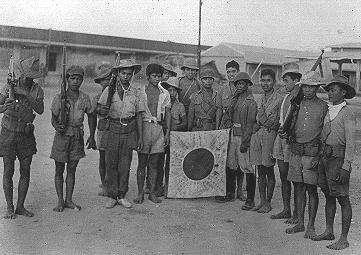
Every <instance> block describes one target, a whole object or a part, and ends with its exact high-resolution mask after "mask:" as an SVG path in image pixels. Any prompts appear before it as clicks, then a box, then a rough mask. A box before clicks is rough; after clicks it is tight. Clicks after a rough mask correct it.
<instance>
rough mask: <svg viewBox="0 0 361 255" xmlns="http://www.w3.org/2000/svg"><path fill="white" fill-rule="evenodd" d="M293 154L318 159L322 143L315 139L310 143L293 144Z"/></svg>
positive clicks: (291, 145)
mask: <svg viewBox="0 0 361 255" xmlns="http://www.w3.org/2000/svg"><path fill="white" fill-rule="evenodd" d="M290 147H291V152H292V153H293V154H296V155H299V156H308V157H316V156H318V155H319V154H320V148H321V141H320V140H319V139H314V140H312V141H311V142H308V143H297V142H292V143H291V144H290Z"/></svg>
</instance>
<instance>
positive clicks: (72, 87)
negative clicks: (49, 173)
mask: <svg viewBox="0 0 361 255" xmlns="http://www.w3.org/2000/svg"><path fill="white" fill-rule="evenodd" d="M65 77H66V83H67V85H68V89H67V90H66V97H67V99H66V105H67V106H66V108H67V109H68V114H67V118H66V119H67V123H66V125H63V124H62V123H61V122H60V118H61V117H60V116H61V107H62V106H61V105H62V98H61V94H57V95H55V97H54V99H53V102H52V104H51V114H52V117H51V124H52V125H53V127H54V129H55V131H56V132H55V136H54V141H53V146H52V148H51V154H50V158H52V159H54V161H55V189H56V193H57V195H58V205H57V206H56V207H55V208H54V209H53V210H54V211H56V212H62V211H63V210H64V208H71V209H75V210H80V209H81V207H80V206H79V205H77V204H75V203H74V202H73V191H74V185H75V172H76V167H77V166H78V163H79V160H80V159H81V158H83V157H85V152H84V126H83V122H84V114H87V115H88V125H89V130H90V134H94V131H93V130H92V128H93V126H92V125H91V123H92V121H93V120H92V118H94V116H93V114H92V112H91V109H92V107H91V101H90V98H89V96H88V95H86V94H85V93H83V92H82V91H80V90H79V88H80V86H81V84H82V83H83V77H84V69H83V68H82V67H80V66H70V67H69V68H68V69H67V71H66V76H65ZM87 144H89V146H90V147H92V146H94V144H95V140H94V137H92V136H90V137H89V138H88V140H87ZM65 164H67V166H66V171H67V173H66V179H65V183H66V193H65V200H64V196H63V184H64V177H63V174H64V170H65Z"/></svg>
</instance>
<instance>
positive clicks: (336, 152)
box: [322, 144, 346, 158]
mask: <svg viewBox="0 0 361 255" xmlns="http://www.w3.org/2000/svg"><path fill="white" fill-rule="evenodd" d="M345 151H346V147H345V146H335V145H328V144H326V145H325V146H324V148H323V152H322V155H323V156H325V157H327V158H332V157H335V158H344V157H345Z"/></svg>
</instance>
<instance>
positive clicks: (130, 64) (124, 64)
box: [113, 59, 142, 74]
mask: <svg viewBox="0 0 361 255" xmlns="http://www.w3.org/2000/svg"><path fill="white" fill-rule="evenodd" d="M123 68H133V69H134V74H136V73H139V71H140V70H141V69H142V66H141V65H140V64H137V63H135V62H134V60H132V59H122V60H120V61H119V63H118V64H117V65H115V66H113V69H123Z"/></svg>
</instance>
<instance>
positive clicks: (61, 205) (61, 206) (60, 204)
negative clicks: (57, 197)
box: [53, 201, 64, 212]
mask: <svg viewBox="0 0 361 255" xmlns="http://www.w3.org/2000/svg"><path fill="white" fill-rule="evenodd" d="M53 211H54V212H62V211H64V201H59V202H58V205H57V206H56V207H54V208H53Z"/></svg>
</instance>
